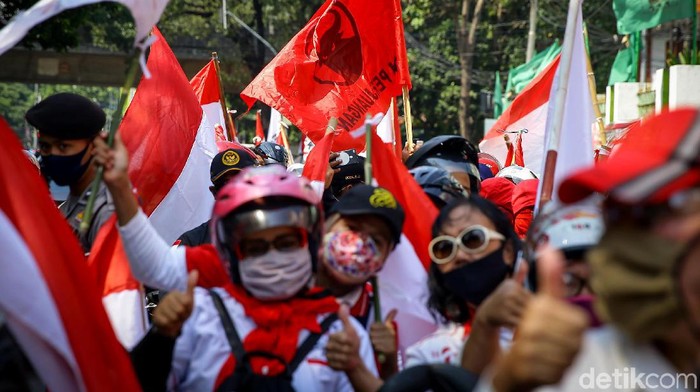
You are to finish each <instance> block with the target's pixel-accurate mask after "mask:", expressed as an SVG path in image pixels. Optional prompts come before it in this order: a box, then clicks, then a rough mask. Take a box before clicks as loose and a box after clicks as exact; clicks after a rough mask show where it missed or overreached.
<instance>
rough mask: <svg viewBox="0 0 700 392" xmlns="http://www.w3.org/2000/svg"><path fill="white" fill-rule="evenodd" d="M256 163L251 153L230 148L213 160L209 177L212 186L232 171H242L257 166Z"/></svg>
mask: <svg viewBox="0 0 700 392" xmlns="http://www.w3.org/2000/svg"><path fill="white" fill-rule="evenodd" d="M255 164H256V161H255V159H254V158H253V157H252V156H251V155H250V153H249V152H248V151H246V150H244V149H241V148H229V149H227V150H224V151H221V152H220V153H218V154H216V155H215V156H214V159H212V160H211V168H210V169H209V175H210V176H211V177H210V178H211V182H212V184H213V183H215V182H216V180H218V179H219V178H221V176H223V175H224V174H226V173H228V172H231V171H241V170H243V169H245V168H246V167H249V166H255Z"/></svg>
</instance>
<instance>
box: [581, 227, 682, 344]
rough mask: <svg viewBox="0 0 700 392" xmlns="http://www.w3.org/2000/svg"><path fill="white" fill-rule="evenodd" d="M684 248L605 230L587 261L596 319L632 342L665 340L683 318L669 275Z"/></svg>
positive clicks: (644, 234) (642, 234) (625, 230)
mask: <svg viewBox="0 0 700 392" xmlns="http://www.w3.org/2000/svg"><path fill="white" fill-rule="evenodd" d="M685 248H686V246H685V244H681V243H676V242H673V241H670V240H666V239H663V238H660V237H658V236H655V235H653V234H651V233H649V232H648V231H645V230H640V229H637V228H634V227H611V228H609V229H608V230H607V231H606V232H605V234H604V235H603V238H602V239H601V240H600V243H599V244H598V246H597V247H595V248H593V249H592V250H591V251H590V252H589V253H588V255H587V258H588V261H589V263H590V265H591V272H592V274H591V288H592V289H593V291H594V292H595V293H596V300H595V310H596V312H597V314H598V315H600V317H601V318H602V319H603V320H604V321H606V322H610V323H612V324H614V325H615V326H616V327H618V328H619V329H620V330H622V331H623V332H625V333H626V334H627V335H628V336H630V337H631V338H632V339H634V340H636V341H641V342H648V341H650V340H652V339H654V338H658V337H661V336H663V335H665V334H667V333H668V331H669V330H671V328H672V327H673V326H675V324H677V323H678V322H679V321H680V320H681V319H682V317H683V313H682V310H681V309H682V308H681V305H680V301H679V299H678V296H677V294H676V284H675V282H674V272H673V271H674V268H675V266H676V264H677V263H678V260H679V258H680V257H682V255H683V253H684V252H685Z"/></svg>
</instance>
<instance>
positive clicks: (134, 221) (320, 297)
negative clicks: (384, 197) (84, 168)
mask: <svg viewBox="0 0 700 392" xmlns="http://www.w3.org/2000/svg"><path fill="white" fill-rule="evenodd" d="M102 147H104V146H102ZM96 159H97V161H98V162H99V163H101V164H103V165H104V166H105V176H104V178H105V182H106V183H107V185H108V187H109V189H110V192H111V193H112V195H113V197H114V198H115V209H116V212H117V217H118V221H119V225H120V226H121V229H122V231H123V232H127V233H130V232H138V233H140V234H141V235H140V236H139V237H137V238H136V239H134V237H133V236H127V237H125V238H123V242H124V246H125V250H126V251H127V254H128V255H129V256H130V257H131V256H132V255H135V254H139V252H141V254H143V253H148V252H154V253H155V254H166V255H167V256H166V257H167V258H179V260H178V261H177V263H179V264H180V265H182V267H183V268H185V266H186V265H190V264H197V263H202V261H201V260H203V259H207V260H211V259H217V260H219V265H220V266H221V268H220V270H221V271H222V272H223V273H224V274H227V275H228V276H229V279H228V282H227V284H225V285H224V286H223V287H217V288H215V289H212V290H209V291H207V290H205V289H202V288H199V287H197V288H195V289H193V301H194V307H193V308H190V309H189V310H190V311H191V315H189V311H188V309H187V306H183V305H182V303H181V302H178V300H177V299H178V298H181V297H182V295H185V294H182V293H173V294H172V296H166V297H165V298H164V299H163V302H162V303H161V305H160V306H159V308H158V309H157V310H156V315H155V316H154V319H155V320H156V321H158V320H160V321H159V322H157V323H156V328H157V329H158V330H159V331H163V333H164V334H165V335H166V336H169V337H170V338H176V340H173V341H172V342H171V343H170V345H169V349H166V348H167V347H168V344H167V343H166V344H163V345H161V349H160V350H159V351H158V354H159V355H155V354H154V353H150V354H151V355H150V357H149V359H151V360H153V361H156V362H158V361H161V362H160V363H159V365H160V366H159V365H153V364H151V369H153V368H155V369H161V374H160V376H154V375H153V374H149V375H148V376H149V378H151V379H153V378H154V377H155V378H159V379H160V380H161V381H162V382H165V380H166V379H167V381H168V388H170V389H178V390H193V391H206V390H237V391H242V390H283V391H284V390H299V391H301V390H303V391H326V390H343V391H344V390H348V391H350V390H352V389H353V386H352V385H351V382H353V383H354V382H357V379H358V378H360V377H362V376H363V375H366V374H367V373H371V374H373V375H375V376H376V374H377V371H376V367H375V365H374V358H373V354H372V348H371V346H370V343H369V339H368V337H367V335H366V333H365V332H364V330H363V328H361V326H360V325H359V324H358V323H357V322H356V321H354V320H351V319H350V320H348V319H347V317H346V318H344V319H343V320H338V319H337V317H336V316H335V313H336V311H338V303H337V301H336V300H335V298H334V297H332V296H331V295H330V294H328V293H326V292H325V291H323V290H321V289H319V288H316V287H313V284H312V275H313V271H314V269H315V263H316V255H317V247H318V244H319V241H320V230H321V227H322V223H323V222H322V213H321V210H320V208H319V200H318V197H317V196H316V194H315V193H314V191H313V190H312V188H311V187H310V185H309V183H308V182H307V181H306V180H304V179H300V178H297V177H296V176H295V175H293V174H290V173H287V172H286V171H285V170H284V168H282V167H279V166H270V167H264V168H250V169H247V170H244V171H243V172H241V173H240V174H239V175H238V176H237V177H236V178H235V179H234V180H233V181H232V182H230V183H229V184H227V185H226V186H224V188H222V189H221V191H220V192H219V197H218V199H217V201H216V204H215V206H214V211H213V214H212V215H213V217H212V227H211V231H212V239H213V245H203V246H199V247H194V248H186V247H185V248H186V250H184V251H173V250H172V249H171V248H170V247H169V246H168V245H167V244H166V243H165V242H164V241H163V240H162V239H160V238H158V236H157V234H155V232H154V231H153V228H152V227H150V225H149V224H148V221H147V220H146V218H145V216H144V214H143V212H141V211H140V210H139V208H138V205H137V204H136V200H135V199H134V197H133V195H132V194H131V190H130V189H131V186H130V184H129V180H128V176H127V172H126V169H127V166H128V158H127V157H126V150H125V149H124V147H123V145H122V144H121V142H120V141H119V139H118V138H117V140H116V142H115V150H106V151H105V149H104V148H102V149H98V153H97V156H96ZM137 248H152V249H153V250H151V251H147V252H144V250H143V249H137ZM171 263H172V261H171ZM189 286H193V283H192V282H191V281H190V282H189ZM210 287H211V286H210ZM168 298H174V300H168ZM190 306H191V304H190ZM159 312H160V313H159ZM188 316H189V317H188ZM162 320H165V321H166V322H162ZM348 325H351V326H353V327H354V330H355V331H354V333H355V334H356V336H358V340H359V353H360V359H359V362H360V363H359V364H358V366H356V367H355V368H354V369H352V370H349V371H347V372H346V373H343V372H338V371H334V370H332V369H331V368H330V367H329V366H328V365H327V364H328V362H329V359H328V358H326V355H325V350H324V348H325V345H326V342H327V341H328V340H329V337H330V336H331V335H333V334H338V333H343V332H344V330H346V329H347V327H348ZM154 334H157V332H153V331H152V332H150V333H149V336H153V335H154ZM136 351H137V352H139V350H138V349H137V350H136ZM169 353H172V354H171V358H172V360H171V361H169V358H170V355H168V354H169ZM163 360H166V361H168V363H167V364H165V365H164V364H162V361H163ZM137 362H139V361H137ZM140 362H141V363H142V362H143V359H142V360H141V361H140ZM162 369H165V373H168V374H167V375H165V376H164V377H163V375H162V373H163V370H162ZM139 374H142V373H141V372H140V373H139ZM149 385H152V384H149ZM160 386H161V389H164V387H165V385H160ZM251 388H252V389H251Z"/></svg>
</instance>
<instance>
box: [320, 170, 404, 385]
mask: <svg viewBox="0 0 700 392" xmlns="http://www.w3.org/2000/svg"><path fill="white" fill-rule="evenodd" d="M404 219H405V215H404V211H403V208H401V205H399V203H398V202H397V201H396V198H394V196H393V195H392V194H391V192H389V191H388V190H386V189H384V188H380V187H374V186H371V185H365V184H359V185H355V186H353V187H352V188H351V189H350V190H348V191H347V192H346V193H345V194H344V195H343V196H342V197H341V198H340V200H339V201H338V203H336V204H335V205H334V206H333V207H332V208H331V210H330V211H329V213H328V218H327V220H326V223H325V230H324V231H325V235H324V237H323V244H322V255H321V258H320V260H321V262H320V263H319V267H318V272H317V279H318V284H319V286H321V287H324V288H326V289H328V290H330V291H331V292H332V293H333V295H334V296H336V297H337V298H338V299H340V300H341V301H342V302H344V303H346V304H347V305H348V306H349V307H350V314H351V315H352V316H354V317H355V318H356V319H357V320H358V321H359V322H360V323H361V324H362V325H364V326H365V327H366V328H367V330H368V331H369V332H370V340H371V341H372V346H373V347H374V350H375V352H376V353H382V354H383V355H384V358H385V361H384V362H382V363H380V364H379V372H380V374H381V375H382V376H383V377H387V376H389V375H391V374H393V373H394V372H396V371H397V342H396V329H395V328H394V325H393V319H394V317H395V315H396V310H392V311H390V312H389V313H388V314H387V316H386V319H385V320H373V322H372V320H371V309H372V294H371V291H370V288H369V287H368V282H369V279H370V278H372V277H373V276H375V275H376V274H377V273H378V272H379V271H380V270H381V269H382V267H384V263H385V262H386V260H387V257H388V256H389V254H390V253H391V252H392V251H393V250H394V248H395V247H396V244H398V242H399V240H400V239H401V232H402V230H403V222H404Z"/></svg>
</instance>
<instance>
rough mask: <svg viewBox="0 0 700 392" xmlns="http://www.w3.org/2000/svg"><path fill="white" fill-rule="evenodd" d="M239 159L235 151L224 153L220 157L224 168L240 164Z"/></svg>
mask: <svg viewBox="0 0 700 392" xmlns="http://www.w3.org/2000/svg"><path fill="white" fill-rule="evenodd" d="M240 160H241V157H239V156H238V154H237V153H236V152H235V151H226V152H225V153H224V156H222V157H221V163H223V164H224V165H226V166H234V165H235V164H237V163H238V162H240Z"/></svg>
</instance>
